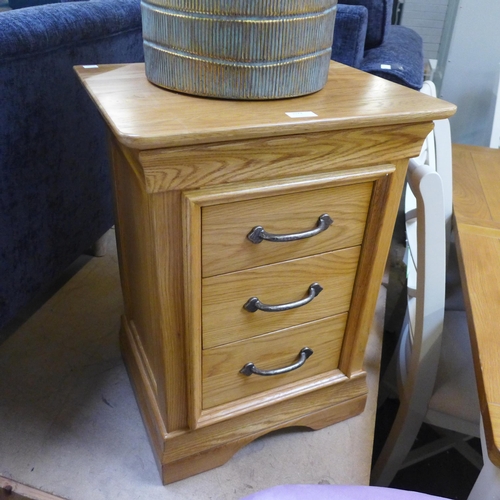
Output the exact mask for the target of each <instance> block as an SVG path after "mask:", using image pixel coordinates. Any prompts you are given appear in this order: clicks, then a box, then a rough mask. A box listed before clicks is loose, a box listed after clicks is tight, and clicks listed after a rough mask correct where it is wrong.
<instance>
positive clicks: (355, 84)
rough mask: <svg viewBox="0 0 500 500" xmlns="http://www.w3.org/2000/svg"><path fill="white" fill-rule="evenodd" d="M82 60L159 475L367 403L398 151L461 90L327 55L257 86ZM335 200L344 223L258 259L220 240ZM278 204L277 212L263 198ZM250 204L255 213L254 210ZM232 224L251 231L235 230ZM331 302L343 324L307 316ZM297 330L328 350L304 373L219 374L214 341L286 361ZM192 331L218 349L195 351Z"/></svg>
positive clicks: (131, 354) (127, 347)
mask: <svg viewBox="0 0 500 500" xmlns="http://www.w3.org/2000/svg"><path fill="white" fill-rule="evenodd" d="M77 74H78V76H79V77H80V79H81V80H82V82H83V84H84V85H85V87H86V89H87V90H88V92H89V94H90V96H91V98H92V99H93V100H94V102H95V103H96V105H97V107H98V109H99V110H100V112H101V114H102V115H103V117H104V119H105V121H106V122H107V124H108V127H109V130H110V131H111V134H112V136H113V140H112V143H113V147H112V150H113V168H114V177H115V194H116V207H117V227H118V240H119V256H120V272H121V277H122V284H123V292H124V296H125V317H124V318H123V327H122V333H121V342H122V351H123V354H124V358H125V360H126V364H127V366H128V369H129V373H130V376H131V379H132V381H133V385H134V389H135V392H136V394H137V399H138V403H139V407H140V409H141V411H142V413H143V417H144V422H145V424H146V427H147V428H148V431H149V435H150V439H151V441H152V443H153V450H154V452H155V457H156V459H157V462H158V465H159V469H160V471H161V473H162V477H163V480H164V481H166V482H169V481H173V480H177V479H180V478H182V477H186V476H187V475H191V474H195V473H197V472H200V471H202V470H207V469H208V468H212V467H215V466H217V465H218V464H220V463H222V462H223V461H225V460H227V459H228V458H229V457H230V456H231V454H232V453H234V452H235V451H236V450H237V449H238V448H239V447H241V446H243V445H244V444H245V443H248V442H249V441H251V440H253V439H255V438H256V437H258V436H260V435H262V434H264V433H266V432H269V431H271V430H275V429H279V428H283V427H287V426H290V425H297V424H299V425H310V426H311V427H312V428H320V427H321V426H323V425H327V424H330V423H333V422H336V421H338V420H339V419H343V418H347V417H349V416H352V415H354V414H356V413H358V412H360V411H362V408H363V405H364V401H365V400H366V390H367V389H366V381H365V379H366V373H365V371H364V370H363V366H362V363H363V356H364V350H365V347H366V341H367V335H368V332H369V328H370V325H371V322H372V318H373V312H374V309H375V304H376V300H377V296H378V290H379V286H380V282H381V278H382V273H383V270H384V267H385V260H386V257H387V252H388V248H389V243H390V240H391V235H392V228H393V224H394V220H395V216H396V212H397V207H398V204H399V199H400V196H401V190H402V185H403V182H404V178H405V174H406V168H407V162H408V159H409V158H410V157H412V156H416V155H417V154H418V152H419V150H420V147H421V144H422V142H423V140H424V138H425V137H426V135H427V133H428V132H429V131H430V130H431V128H432V120H434V119H438V118H446V117H448V116H450V115H451V114H453V112H454V110H455V106H454V105H451V104H448V103H444V102H443V101H440V100H438V99H432V98H429V97H427V96H424V95H423V94H421V93H419V92H414V91H411V90H409V89H406V88H404V87H402V86H399V85H396V84H393V83H390V82H388V81H385V80H382V79H379V78H376V77H373V76H371V75H369V74H367V73H363V72H360V71H357V70H354V69H352V68H348V67H346V66H342V65H340V64H337V63H332V65H331V71H330V78H329V82H328V84H327V86H326V87H325V88H324V89H323V90H322V91H321V92H318V93H316V94H313V95H310V96H305V97H301V98H297V99H290V100H281V101H270V102H265V103H259V102H245V101H221V100H214V99H203V98H195V97H192V96H186V95H180V94H176V93H173V92H169V91H166V90H163V89H159V88H157V87H155V86H154V85H151V84H150V83H149V82H148V81H147V80H146V78H145V75H144V66H143V65H140V64H139V65H128V64H124V65H116V66H100V67H98V68H96V69H89V68H78V69H77ZM289 111H313V112H314V113H315V114H316V116H313V117H311V118H299V119H297V118H291V117H289V116H288V115H287V114H286V113H287V112H289ZM282 201H283V203H282ZM325 205H326V209H325V210H324V209H323V207H324V206H325ZM310 207H312V208H310ZM329 210H334V211H335V212H336V214H333V218H334V219H336V220H338V223H337V224H338V231H337V228H335V227H332V228H330V229H329V230H327V231H326V232H325V235H324V236H321V238H323V237H325V241H323V242H321V241H322V239H321V238H318V239H316V241H315V242H314V243H315V244H316V246H315V245H311V246H308V245H310V243H309V242H306V243H304V245H303V248H302V244H300V245H297V248H299V247H301V248H300V249H299V250H297V253H294V252H295V250H294V251H291V250H290V248H289V249H286V250H271V251H270V253H269V255H268V256H266V257H265V258H264V260H258V259H257V260H255V261H252V258H253V257H250V256H249V255H247V256H244V258H240V255H239V254H241V253H243V251H242V250H241V247H240V246H239V245H240V243H241V241H238V242H237V244H236V246H235V247H234V248H232V249H229V248H226V247H225V245H224V243H225V241H226V239H225V238H226V236H227V235H228V234H230V238H231V239H232V238H236V240H238V239H239V240H241V239H242V238H243V240H244V238H245V236H246V231H247V230H249V228H248V227H245V226H248V225H249V224H250V225H251V226H252V225H254V224H255V225H257V224H263V225H264V224H265V225H266V226H267V227H266V229H267V230H268V231H275V232H281V231H287V232H288V231H293V232H296V231H303V230H304V229H306V228H309V226H310V224H311V220H310V219H311V217H312V218H313V219H316V220H317V217H318V216H319V215H321V213H323V212H324V211H329ZM276 211H277V212H279V213H280V214H283V213H284V214H286V215H285V216H283V215H280V214H278V215H276V213H273V214H272V215H271V216H269V213H270V212H276ZM249 212H252V213H253V212H256V213H258V215H259V220H258V221H256V222H255V223H254V221H253V219H252V220H249V219H247V218H246V215H247V213H249ZM287 212H289V213H290V214H292V216H293V220H294V222H293V223H291V224H290V223H289V221H288V220H289V218H288V215H289V214H288V213H287ZM319 212H321V213H319ZM367 213H368V215H367ZM233 217H234V218H235V220H236V222H235V224H234V226H233V225H232V224H233V221H232V218H233ZM342 219H344V222H342ZM276 221H277V222H279V225H274V224H275V223H276ZM313 222H314V220H313ZM239 226H242V227H245V231H244V233H242V234H239V233H238V234H237V235H236V236H233V235H232V233H233V228H236V227H239ZM250 229H251V228H250ZM235 234H236V233H235ZM322 234H323V233H322ZM331 236H333V238H332V241H328V242H327V240H328V238H329V237H331ZM222 237H224V239H222ZM218 240H220V241H218ZM360 245H361V247H360ZM258 246H259V245H258ZM260 246H261V247H262V248H265V246H262V244H260ZM271 248H272V247H271ZM284 248H286V247H284ZM360 248H361V250H360ZM263 253H264V252H263ZM273 254H276V255H273ZM259 258H260V257H259ZM207 259H208V260H207ZM214 262H215V264H213V263H214ZM227 263H229V264H230V265H229V266H228V265H227ZM207 269H208V271H207ZM202 271H203V272H202ZM318 275H319V276H318ZM314 281H318V282H320V283H321V284H322V285H323V283H325V284H326V286H325V289H324V290H323V291H322V292H321V294H320V295H318V297H316V298H315V299H314V300H313V302H312V303H310V304H307V306H305V307H304V308H300V309H296V310H295V312H293V313H291V312H290V311H289V312H290V314H288V313H289V312H287V313H286V315H285V316H289V318H292V319H291V320H290V321H289V322H288V323H287V322H286V321H285V322H280V321H278V322H276V323H273V321H276V320H273V319H270V320H267V322H268V324H267V325H265V326H264V323H262V324H261V325H257V326H252V325H249V324H243V323H244V322H247V323H248V321H247V320H242V319H241V318H240V317H239V315H240V314H241V310H242V309H241V308H242V305H243V303H244V301H246V299H247V298H249V296H254V295H255V296H259V295H261V294H263V295H262V297H261V300H263V301H265V302H268V303H272V304H274V303H281V302H290V301H295V300H298V299H299V298H302V297H303V296H304V293H305V291H306V290H307V288H308V287H309V285H310V284H311V283H312V282H314ZM297 283H298V285H299V287H298V288H299V290H297ZM353 290H354V291H353ZM243 291H244V292H245V293H243ZM247 291H248V294H249V295H248V294H247ZM240 292H241V293H240ZM238 294H242V297H244V298H243V299H242V300H240V297H237V295H238ZM297 294H300V296H297ZM235 301H236V302H235ZM231 302H234V303H235V304H236V303H237V304H236V305H237V307H236V309H235V310H236V311H237V313H236V315H235V316H231V314H232V312H231ZM228 304H229V306H228ZM314 308H317V310H316V311H315V310H314ZM308 310H309V312H307V311H308ZM304 311H305V312H306V313H307V314H306V313H304ZM311 311H313V312H314V314H312V315H310V316H308V314H310V312H311ZM337 312H338V313H342V315H343V316H342V317H343V320H342V326H341V327H340V326H338V329H337V326H336V327H334V328H326V329H323V328H319V327H318V329H316V326H314V325H311V323H313V322H317V321H319V319H325V324H326V323H328V322H329V321H330V320H327V319H326V318H330V317H331V316H332V315H334V314H336V313H337ZM259 313H260V311H259ZM248 314H251V313H248ZM345 314H347V325H346V327H345V330H344V323H343V322H344V321H345V317H344V316H345ZM285 316H283V317H285ZM255 317H256V318H258V317H259V316H258V315H257V316H255ZM252 321H255V323H256V324H257V323H259V321H258V320H252ZM287 321H288V320H287ZM332 321H333V320H332ZM235 327H236V328H235ZM285 328H289V330H285ZM310 328H311V330H310V331H309V329H310ZM211 331H212V333H211ZM234 331H236V335H235V336H233V335H234V334H233V333H232V332H234ZM220 332H222V334H221V333H220ZM268 332H274V333H270V334H269V335H268V336H266V337H260V335H263V334H266V333H268ZM280 332H281V333H280ZM294 332H299V333H294ZM295 335H297V336H298V338H299V340H300V341H301V342H300V343H302V341H304V342H305V341H306V340H308V339H309V336H310V335H311V336H312V337H311V338H312V340H311V342H313V343H316V342H318V343H319V344H318V345H320V344H321V345H323V346H327V347H326V352H328V353H329V354H328V355H323V354H322V355H319V354H318V355H317V358H320V363H319V372H317V371H314V370H313V371H312V372H311V373H309V372H308V371H307V370H309V369H310V367H314V364H308V362H310V361H314V355H313V358H311V359H310V360H308V362H306V365H305V370H306V371H305V372H303V373H302V374H301V373H300V372H297V373H298V375H294V376H293V377H295V376H297V377H298V378H297V379H295V378H293V377H292V378H291V379H290V380H291V381H288V379H287V381H285V379H283V382H282V383H280V384H277V385H276V386H275V385H273V383H271V384H270V386H265V387H260V388H259V389H258V390H257V392H254V391H253V389H251V390H250V391H249V392H245V390H240V389H241V387H240V386H239V383H240V382H239V379H237V382H235V383H233V381H231V380H230V379H228V378H226V377H227V375H226V373H225V372H224V370H225V364H226V363H225V362H224V363H221V359H223V360H224V361H226V360H229V362H233V360H235V359H237V358H238V357H239V356H242V353H241V352H240V350H238V351H233V350H232V349H233V347H234V345H228V343H230V342H234V341H238V342H241V343H242V345H244V349H243V354H245V355H246V354H252V355H256V356H258V357H260V359H261V360H262V362H263V363H264V364H263V365H262V366H267V363H269V364H270V366H271V362H272V363H273V364H274V362H275V361H277V362H279V363H280V364H281V362H283V363H288V362H289V358H288V357H289V356H290V355H289V354H287V353H285V352H284V350H285V351H286V350H287V349H288V347H289V346H290V344H291V343H293V342H292V339H293V338H294V336H295ZM281 336H283V338H282V337H281ZM204 338H205V340H204ZM247 339H249V340H247ZM250 339H251V340H250ZM341 339H342V346H341V348H340V342H341ZM261 342H262V346H265V347H260V345H261ZM204 343H205V344H204ZM203 344H204V346H205V347H208V346H210V347H212V349H209V350H207V351H206V352H203V350H202V347H203ZM217 345H221V347H217V348H214V347H215V346H217ZM247 345H248V348H247V347H246V346H247ZM269 346H270V347H269ZM278 346H279V347H278ZM302 347H304V346H302V345H300V347H298V348H296V347H295V345H294V346H293V348H294V350H295V349H300V348H302ZM318 349H320V348H319V347H318ZM339 349H340V359H339V360H338V363H337V357H338V355H339ZM319 352H322V351H321V349H320V350H319ZM212 356H213V359H212ZM285 358H287V359H285ZM238 359H239V358H238ZM242 359H243V358H242ZM245 359H246V357H245ZM241 362H243V361H241ZM245 362H246V361H245ZM254 362H255V361H254ZM231 370H232V369H231ZM204 378H205V387H204V383H203V379H204ZM250 383H251V384H254V382H253V381H250ZM268 383H269V382H266V384H268ZM228 387H229V390H227V388H228ZM224 390H227V392H228V395H229V396H227V395H225V394H224ZM204 395H205V397H206V401H205V407H204V406H203V397H204Z"/></svg>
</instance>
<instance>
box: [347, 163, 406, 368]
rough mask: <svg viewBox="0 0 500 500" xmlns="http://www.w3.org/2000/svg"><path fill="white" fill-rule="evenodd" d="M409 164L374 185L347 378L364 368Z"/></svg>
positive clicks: (352, 321)
mask: <svg viewBox="0 0 500 500" xmlns="http://www.w3.org/2000/svg"><path fill="white" fill-rule="evenodd" d="M407 164H408V162H407V160H405V161H403V160H401V161H398V162H396V164H395V165H396V170H395V172H394V173H393V174H390V175H386V176H385V177H383V178H381V179H379V180H378V181H377V182H375V186H374V189H373V195H372V200H371V205H370V209H369V212H368V220H367V224H366V232H365V237H364V242H363V246H362V250H361V255H360V260H359V267H358V272H357V275H356V282H355V284H354V293H353V297H352V302H351V311H352V312H353V313H352V314H350V315H349V319H348V321H347V327H346V337H345V338H346V343H345V345H344V348H343V349H342V356H341V361H340V368H341V370H342V371H343V372H344V373H346V374H347V375H348V376H350V375H352V374H354V373H356V372H357V371H359V370H362V367H363V358H364V351H365V346H366V339H367V336H368V333H369V330H370V325H371V321H372V318H373V313H374V311H375V306H376V294H377V288H378V286H379V285H380V283H381V282H382V276H383V273H384V269H385V264H386V261H387V255H388V253H389V245H390V241H391V237H392V233H393V230H394V222H395V220H396V213H397V210H398V207H399V202H400V199H401V191H402V189H403V184H404V181H405V178H406V168H407Z"/></svg>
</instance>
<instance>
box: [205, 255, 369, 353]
mask: <svg viewBox="0 0 500 500" xmlns="http://www.w3.org/2000/svg"><path fill="white" fill-rule="evenodd" d="M359 252H360V247H359V246H358V247H352V248H347V249H344V250H337V251H335V252H329V253H324V254H320V255H315V256H312V257H304V258H302V259H296V260H291V261H285V262H281V263H278V264H272V265H269V266H263V267H257V268H253V269H248V270H245V271H240V272H236V273H229V274H223V275H220V276H214V277H212V278H205V279H203V280H202V317H203V320H202V321H203V348H204V349H207V348H209V347H214V346H217V345H221V344H227V343H229V342H234V341H237V340H242V339H245V338H250V337H254V336H256V335H260V334H263V333H267V332H272V331H274V330H280V329H282V328H287V327H290V326H293V325H300V324H302V323H306V322H309V321H314V320H316V319H320V318H325V317H327V316H331V315H333V314H339V313H342V312H347V310H348V309H349V304H350V302H351V295H352V289H353V286H354V279H355V277H356V270H357V267H358V259H359ZM315 282H318V283H319V284H320V285H321V286H322V287H323V291H322V292H321V293H320V294H319V295H317V296H316V297H314V299H313V300H311V301H310V302H309V303H308V304H306V305H304V306H302V307H298V308H295V309H290V310H288V311H280V312H265V311H256V312H248V311H247V310H245V309H244V308H243V306H244V305H245V303H246V302H247V301H248V299H250V298H252V297H257V298H258V299H259V300H260V301H261V302H263V303H265V304H271V305H276V304H287V303H290V302H295V301H297V300H301V299H304V298H305V297H307V295H308V290H309V287H310V285H311V284H313V283H315Z"/></svg>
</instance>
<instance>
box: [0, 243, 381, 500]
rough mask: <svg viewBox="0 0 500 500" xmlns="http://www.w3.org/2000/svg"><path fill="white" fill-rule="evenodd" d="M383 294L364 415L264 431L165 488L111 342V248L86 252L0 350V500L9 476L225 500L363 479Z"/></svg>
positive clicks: (66, 487)
mask: <svg viewBox="0 0 500 500" xmlns="http://www.w3.org/2000/svg"><path fill="white" fill-rule="evenodd" d="M381 291H382V293H381V296H380V299H379V303H378V306H377V312H378V314H377V317H376V322H375V327H374V328H373V329H372V330H373V331H372V335H371V338H370V343H369V348H368V349H367V352H368V353H369V356H368V357H367V359H366V365H367V367H368V368H369V370H370V373H371V376H370V377H369V381H368V383H369V401H368V403H367V408H366V409H365V412H364V413H363V414H361V415H359V416H357V417H354V418H351V419H349V420H346V421H344V422H341V423H339V424H336V425H333V426H331V427H328V428H326V429H323V430H320V431H315V432H312V431H308V430H304V429H300V430H296V429H292V430H285V431H282V432H277V433H274V434H272V435H268V436H265V437H263V438H260V439H258V440H256V441H254V442H253V443H251V444H250V445H248V446H246V447H245V448H243V449H242V450H240V451H239V452H238V453H237V454H236V455H235V456H234V457H233V458H232V459H231V460H230V461H229V462H228V463H227V464H225V465H224V466H222V467H219V468H217V469H214V470H212V471H208V472H206V473H203V474H199V475H197V476H194V477H191V478H189V479H186V480H184V481H180V482H177V483H174V484H171V485H168V486H163V485H162V484H161V482H160V477H159V473H158V470H157V468H156V464H155V461H154V459H153V455H152V452H151V448H150V446H149V442H148V438H147V436H146V432H145V429H144V426H143V424H142V421H141V417H140V415H139V411H138V407H137V404H136V402H135V398H134V395H133V392H132V389H131V385H130V382H129V379H128V376H127V372H126V370H125V367H124V365H123V362H122V359H121V355H120V351H119V346H118V330H119V321H120V315H121V314H122V310H123V306H122V299H121V291H120V282H119V276H118V265H117V257H116V250H115V249H113V250H112V251H111V252H109V254H108V255H106V256H105V257H101V258H93V259H90V260H88V262H86V263H85V265H84V266H83V267H82V268H81V269H80V270H79V271H78V272H77V273H76V274H75V275H74V276H73V277H72V278H71V279H69V281H67V282H66V283H65V284H64V285H63V286H62V287H61V288H60V290H59V291H58V292H57V293H55V294H54V295H53V296H52V297H51V298H50V299H49V300H48V301H47V302H46V303H45V304H44V305H43V306H42V307H41V308H40V309H39V310H38V311H36V312H35V313H34V314H33V315H31V316H30V317H29V318H28V319H27V320H26V321H25V322H24V323H23V324H22V325H21V326H20V327H19V328H18V329H17V330H16V331H15V332H14V333H13V334H12V335H10V336H9V337H8V338H7V340H5V341H4V342H3V343H2V344H1V346H0V373H1V377H0V394H1V398H0V422H1V425H0V498H2V497H1V495H2V494H5V491H3V492H2V489H1V486H6V485H8V484H10V483H9V482H8V481H9V480H12V481H13V482H12V484H15V483H14V481H17V482H18V483H20V484H21V485H26V486H27V487H31V488H34V489H35V490H29V491H30V492H31V493H30V495H31V496H32V497H33V498H40V499H43V500H45V499H48V500H50V499H52V498H53V497H52V496H47V494H52V495H55V496H56V497H60V498H66V499H69V500H89V499H92V500H113V499H123V500H128V499H130V500H132V499H133V500H141V499H147V500H156V499H161V500H163V499H168V500H177V499H182V500H189V499H197V500H199V499H201V500H205V499H207V500H208V499H214V500H215V499H217V500H232V499H240V498H242V497H243V496H245V495H247V494H250V493H252V492H254V491H257V490H260V489H263V488H266V487H270V486H273V485H276V484H285V483H313V484H314V483H323V484H328V483H330V484H367V483H368V480H369V469H370V458H371V450H372V445H373V426H374V415H375V406H376V401H375V399H376V392H377V384H378V366H379V359H380V345H381V334H382V323H383V310H384V302H385V293H384V289H383V288H382V289H381ZM37 489H38V490H41V491H40V493H39V496H36V495H35V496H33V491H36V490H37ZM14 493H16V489H15V488H14ZM17 493H21V490H17ZM42 493H43V494H42ZM44 495H45V496H44ZM26 496H29V495H26ZM11 498H12V495H11Z"/></svg>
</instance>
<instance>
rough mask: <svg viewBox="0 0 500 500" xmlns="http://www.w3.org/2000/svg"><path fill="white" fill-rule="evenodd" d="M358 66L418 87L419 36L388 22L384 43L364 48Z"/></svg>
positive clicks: (421, 68)
mask: <svg viewBox="0 0 500 500" xmlns="http://www.w3.org/2000/svg"><path fill="white" fill-rule="evenodd" d="M360 69H362V70H363V71H366V72H368V73H371V74H372V75H377V76H381V77H382V78H385V79H386V80H390V81H392V82H396V83H399V84H401V85H405V86H406V87H409V88H411V89H414V90H420V89H421V88H422V85H423V82H424V56H423V42H422V38H421V37H420V35H418V34H417V33H416V32H415V31H413V30H411V29H410V28H407V27H405V26H391V29H390V30H389V31H388V33H387V35H386V37H385V40H384V43H383V44H382V45H380V47H376V48H374V49H370V50H367V51H366V52H365V58H364V59H363V61H362V63H361V67H360Z"/></svg>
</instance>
